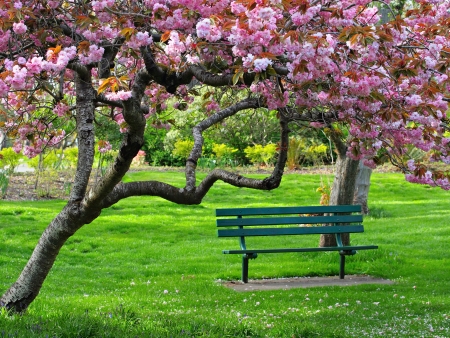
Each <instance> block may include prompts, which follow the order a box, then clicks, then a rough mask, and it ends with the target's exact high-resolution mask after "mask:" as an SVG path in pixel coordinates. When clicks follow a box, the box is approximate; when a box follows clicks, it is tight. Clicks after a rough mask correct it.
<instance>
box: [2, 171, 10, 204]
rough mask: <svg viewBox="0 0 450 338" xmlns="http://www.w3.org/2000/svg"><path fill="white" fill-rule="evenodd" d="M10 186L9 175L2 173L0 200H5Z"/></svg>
mask: <svg viewBox="0 0 450 338" xmlns="http://www.w3.org/2000/svg"><path fill="white" fill-rule="evenodd" d="M8 186H9V175H8V174H6V173H5V172H3V171H0V198H4V197H5V195H6V192H7V191H8Z"/></svg>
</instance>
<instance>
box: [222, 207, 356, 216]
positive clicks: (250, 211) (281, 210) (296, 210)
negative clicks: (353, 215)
mask: <svg viewBox="0 0 450 338" xmlns="http://www.w3.org/2000/svg"><path fill="white" fill-rule="evenodd" d="M334 212H339V213H350V212H361V206H360V205H327V206H302V207H275V208H233V209H216V216H217V217H219V216H251V215H286V214H316V213H334Z"/></svg>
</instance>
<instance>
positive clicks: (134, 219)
mask: <svg viewBox="0 0 450 338" xmlns="http://www.w3.org/2000/svg"><path fill="white" fill-rule="evenodd" d="M204 175H206V174H199V179H201V178H203V177H204ZM252 177H255V178H263V177H264V176H262V175H253V176H252ZM320 179H321V176H319V175H298V174H290V175H285V176H284V177H283V180H282V182H281V186H280V188H277V189H275V190H272V191H256V190H250V189H241V188H235V187H231V186H228V185H226V184H224V183H218V184H216V185H215V186H214V187H213V188H212V190H211V191H210V193H208V195H207V196H206V197H205V199H204V201H203V204H202V205H192V206H186V205H177V204H173V203H170V202H167V201H164V200H162V199H160V198H156V197H143V196H140V197H133V198H129V199H125V200H122V201H120V202H119V203H117V204H115V205H114V206H112V207H111V208H109V209H106V210H103V212H102V215H101V216H100V217H99V218H98V219H96V220H95V221H93V222H92V223H91V224H89V225H87V226H85V227H83V228H81V229H80V230H79V231H78V232H77V233H76V234H75V235H74V236H72V237H70V238H69V239H68V241H67V243H66V245H65V246H64V247H63V248H62V249H61V251H60V255H59V256H58V259H57V262H56V264H55V266H54V267H53V268H52V273H51V275H50V276H49V277H48V278H47V280H46V281H45V283H44V286H43V288H42V290H41V292H40V294H39V296H38V297H37V298H36V300H35V301H34V302H33V303H32V304H31V306H30V308H29V310H28V311H27V313H25V314H24V315H21V316H19V315H12V316H11V315H8V314H7V313H6V311H3V312H1V313H0V337H2V335H3V336H4V337H26V338H34V337H36V338H37V337H39V338H41V337H47V336H48V337H111V338H116V337H124V338H128V337H130V338H131V337H155V338H156V337H157V338H160V337H233V338H234V337H242V338H244V337H297V338H298V337H329V338H331V337H333V338H347V337H391V338H394V337H395V338H409V337H450V317H449V315H450V314H449V312H448V309H450V297H448V281H449V280H450V271H449V270H448V269H446V264H447V262H448V260H449V259H450V255H449V252H448V247H449V246H450V229H449V226H448V220H449V219H450V210H449V208H448V192H446V191H443V190H440V189H436V188H430V187H425V186H421V185H413V184H410V183H408V182H405V180H404V177H403V176H402V175H399V174H376V173H375V174H373V176H372V182H371V183H372V184H371V189H370V198H369V203H371V205H369V207H370V210H371V212H372V211H373V215H368V216H366V217H365V218H364V229H365V232H364V233H363V234H355V235H352V243H353V244H355V245H362V244H377V245H379V249H378V250H368V251H359V252H358V254H357V255H355V256H351V257H348V259H347V260H346V272H347V273H348V274H349V275H351V274H368V275H371V276H374V277H382V278H387V279H390V280H392V281H394V284H392V285H377V284H372V285H370V284H368V285H353V286H326V287H316V288H306V289H304V288H299V289H281V290H266V291H249V292H235V291H233V290H230V289H229V288H227V287H225V286H224V285H222V283H221V282H220V281H222V282H224V281H231V280H232V281H235V280H238V279H239V277H240V271H241V257H239V255H224V254H222V250H224V249H238V248H239V244H238V240H237V239H235V238H233V239H219V238H217V234H216V227H215V225H214V217H213V216H212V215H214V210H215V209H216V208H232V207H258V206H260V207H266V206H275V207H278V206H280V207H281V206H294V205H299V204H302V205H315V204H317V192H315V190H316V187H317V186H318V185H319V182H320ZM141 180H158V181H163V182H167V183H172V184H175V185H177V186H179V187H183V186H184V184H185V177H184V174H183V173H182V172H151V173H150V172H136V173H132V174H128V175H127V176H126V179H125V181H127V182H129V181H141ZM64 205H65V203H64V202H63V201H57V200H56V201H55V200H52V201H29V202H24V201H20V202H9V201H2V202H1V203H0V218H1V220H2V223H1V227H0V270H1V273H2V278H0V289H1V290H2V291H1V292H4V291H5V290H6V289H7V288H8V287H9V286H10V285H11V284H12V283H13V282H14V281H15V280H16V278H17V276H18V275H19V274H20V271H21V269H22V268H23V267H24V265H25V263H26V260H27V259H28V257H29V256H30V254H31V252H32V250H33V248H34V246H35V245H36V243H37V241H38V239H39V236H40V235H41V233H42V232H43V231H44V229H45V228H46V226H47V225H48V223H49V222H50V221H51V220H52V219H53V217H54V216H55V214H56V213H57V212H58V211H60V210H61V208H62V207H63V206H64ZM279 237H280V238H271V239H268V241H267V242H266V243H265V244H264V245H271V244H272V243H273V245H276V246H279V245H283V244H285V245H286V246H291V245H301V246H317V244H318V238H316V237H315V236H312V235H311V236H295V237H296V238H294V239H293V240H292V241H291V240H290V239H289V238H288V237H289V236H279ZM298 237H302V238H298ZM261 240H266V239H265V238H261ZM273 241H275V242H273ZM299 241H300V242H299ZM271 242H272V243H271ZM130 257H132V259H130ZM338 272H339V254H338V253H332V252H330V253H305V254H299V253H289V254H278V255H270V254H266V255H263V254H261V255H259V256H258V258H257V259H255V260H251V261H250V275H251V276H250V277H251V278H257V279H261V278H280V279H281V278H284V277H293V276H308V277H311V276H327V275H334V276H335V275H337V274H338ZM346 278H347V277H346ZM348 283H349V284H351V280H350V279H348ZM324 323H326V325H324Z"/></svg>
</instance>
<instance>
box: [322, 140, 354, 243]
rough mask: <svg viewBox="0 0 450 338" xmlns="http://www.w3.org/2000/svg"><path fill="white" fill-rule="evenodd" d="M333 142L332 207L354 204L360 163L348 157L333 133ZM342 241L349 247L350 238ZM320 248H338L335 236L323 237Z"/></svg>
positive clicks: (346, 236) (344, 236)
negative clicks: (334, 156)
mask: <svg viewBox="0 0 450 338" xmlns="http://www.w3.org/2000/svg"><path fill="white" fill-rule="evenodd" d="M331 140H332V141H333V143H334V145H335V146H336V152H337V160H336V171H335V176H334V181H333V186H332V188H331V195H330V205H345V204H353V196H354V194H355V183H356V174H357V172H358V165H359V161H355V160H353V159H351V158H349V157H347V155H346V152H347V146H346V145H345V144H344V142H343V141H342V140H341V139H340V137H339V135H337V133H335V132H332V133H331ZM342 241H343V244H344V245H348V244H349V242H350V236H348V235H344V234H343V235H342ZM319 246H320V247H327V246H336V238H335V236H334V235H321V236H320V243H319Z"/></svg>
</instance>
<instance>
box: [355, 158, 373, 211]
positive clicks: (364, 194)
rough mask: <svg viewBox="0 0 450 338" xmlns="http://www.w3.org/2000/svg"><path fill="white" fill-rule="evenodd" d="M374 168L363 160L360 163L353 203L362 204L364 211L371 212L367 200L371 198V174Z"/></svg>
mask: <svg viewBox="0 0 450 338" xmlns="http://www.w3.org/2000/svg"><path fill="white" fill-rule="evenodd" d="M371 175H372V169H370V168H369V167H366V166H365V165H364V164H363V163H362V161H360V162H359V165H358V173H357V175H356V183H355V195H354V197H353V204H360V205H361V208H362V213H363V214H364V215H368V214H369V206H368V204H367V200H368V198H369V188H370V176H371Z"/></svg>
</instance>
